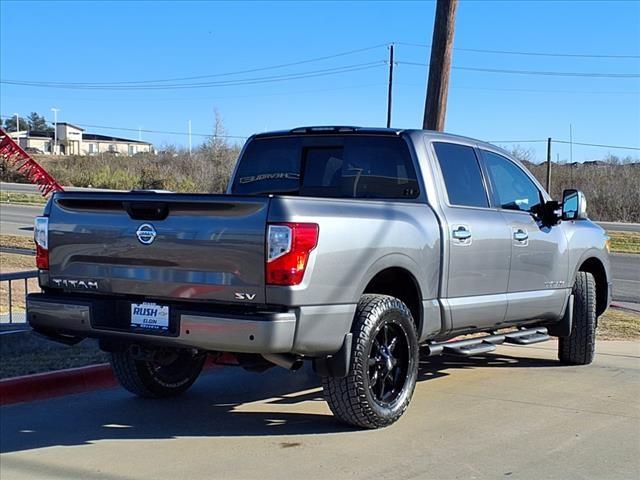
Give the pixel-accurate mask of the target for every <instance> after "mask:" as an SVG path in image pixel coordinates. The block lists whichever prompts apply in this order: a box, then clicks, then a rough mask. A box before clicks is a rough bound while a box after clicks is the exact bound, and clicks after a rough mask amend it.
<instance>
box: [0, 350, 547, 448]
mask: <svg viewBox="0 0 640 480" xmlns="http://www.w3.org/2000/svg"><path fill="white" fill-rule="evenodd" d="M552 364H553V365H557V363H556V362H552V361H549V360H543V359H533V358H518V357H511V356H507V355H499V354H488V355H485V356H483V357H475V358H462V359H459V358H452V357H435V358H428V359H426V358H423V359H421V366H420V375H419V377H418V381H419V383H418V387H417V394H420V390H421V389H422V387H421V384H424V383H425V382H427V381H428V380H430V379H435V378H440V377H444V376H447V375H450V374H455V371H456V370H458V369H463V368H475V367H498V368H501V367H504V368H514V367H542V366H549V365H552ZM357 431H358V429H355V428H350V427H348V426H345V425H343V424H341V423H339V422H337V421H336V420H335V419H334V418H333V416H332V415H331V413H330V411H329V409H328V408H327V407H326V404H325V403H324V400H323V397H322V388H321V386H320V380H319V378H318V377H317V376H316V375H315V374H314V373H313V371H312V370H311V368H309V367H305V368H303V369H302V370H300V371H299V372H296V373H289V372H286V371H284V370H282V369H276V368H274V369H272V370H270V371H268V372H266V373H264V374H261V375H260V374H255V373H249V372H246V371H244V370H242V369H240V368H222V369H219V370H216V371H213V372H211V373H208V374H205V375H203V376H202V377H201V378H200V379H199V380H198V382H196V384H195V385H194V386H193V387H192V389H191V390H189V391H188V392H187V393H186V394H184V395H183V396H181V397H179V398H173V399H161V400H148V399H140V398H136V397H133V396H131V395H130V394H129V393H127V392H125V391H124V390H122V389H120V388H115V389H110V390H101V391H96V392H91V393H87V394H80V395H71V396H67V397H61V398H56V399H51V400H45V401H40V402H32V403H25V404H19V405H12V406H6V407H2V408H1V409H0V453H8V452H15V451H24V450H32V449H37V448H44V447H51V446H74V445H85V444H89V443H92V442H95V441H99V440H152V439H153V440H157V439H170V438H176V437H231V436H273V435H313V434H344V433H348V432H357ZM284 445H285V444H283V448H284Z"/></svg>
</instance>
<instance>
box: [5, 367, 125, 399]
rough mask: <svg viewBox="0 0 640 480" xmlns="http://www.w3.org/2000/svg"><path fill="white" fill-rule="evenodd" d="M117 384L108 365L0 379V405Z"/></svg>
mask: <svg viewBox="0 0 640 480" xmlns="http://www.w3.org/2000/svg"><path fill="white" fill-rule="evenodd" d="M117 384H118V382H117V380H116V378H115V377H114V376H113V372H112V371H111V366H110V365H109V364H108V363H104V364H100V365H89V366H88V367H78V368H69V369H67V370H58V371H55V372H45V373H37V374H35V375H25V376H23V377H15V378H8V379H5V380H0V405H11V404H13V403H21V402H31V401H34V400H42V399H44V398H52V397H60V396H63V395H70V394H72V393H82V392H88V391H91V390H98V389H101V388H111V387H115V386H116V385H117Z"/></svg>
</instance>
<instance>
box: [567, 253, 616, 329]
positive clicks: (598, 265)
mask: <svg viewBox="0 0 640 480" xmlns="http://www.w3.org/2000/svg"><path fill="white" fill-rule="evenodd" d="M577 272H587V273H590V274H591V275H593V278H594V280H595V282H596V315H598V316H600V315H602V313H603V312H604V311H605V310H606V309H607V306H608V305H609V301H610V299H609V279H608V278H607V270H606V268H605V266H604V264H603V262H602V261H601V260H600V259H599V258H598V257H596V256H589V257H587V258H584V259H582V261H581V262H580V266H579V267H578V269H577V271H576V274H577ZM574 276H575V275H574Z"/></svg>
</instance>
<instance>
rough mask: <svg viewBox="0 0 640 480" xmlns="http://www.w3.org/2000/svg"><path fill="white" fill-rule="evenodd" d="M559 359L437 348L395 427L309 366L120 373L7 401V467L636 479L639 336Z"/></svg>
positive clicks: (549, 350) (264, 475)
mask: <svg viewBox="0 0 640 480" xmlns="http://www.w3.org/2000/svg"><path fill="white" fill-rule="evenodd" d="M598 352H599V354H598V356H597V359H596V361H595V363H594V364H593V365H591V366H588V367H562V366H560V365H559V364H558V363H557V361H556V360H555V355H556V350H555V347H554V345H553V344H552V343H547V344H541V345H538V346H532V347H504V346H503V347H500V348H499V349H498V350H497V351H496V352H494V354H488V355H486V356H485V357H484V358H475V359H457V358H452V357H448V358H447V357H442V358H438V359H432V360H429V361H428V363H425V364H424V365H423V367H422V369H421V374H420V380H419V383H418V386H417V389H416V392H415V395H414V397H413V401H412V404H411V406H410V407H409V410H408V411H407V412H406V414H405V416H404V417H403V419H401V420H400V422H398V423H397V424H395V425H393V426H392V427H389V428H386V429H382V430H378V431H359V430H355V429H352V428H349V427H345V426H343V425H341V424H339V423H337V422H336V421H335V420H334V419H333V418H332V416H331V415H330V412H329V410H328V408H327V405H326V403H324V401H322V394H321V389H320V388H319V384H318V379H317V378H316V377H315V376H313V375H312V373H311V372H310V371H308V370H306V369H305V370H303V371H300V372H297V373H295V374H291V373H288V372H285V371H284V370H282V369H273V370H270V371H269V372H268V373H266V374H263V375H261V376H259V375H258V374H252V373H247V372H244V371H242V370H239V369H225V370H221V371H218V372H213V373H211V374H208V375H205V376H203V377H202V378H200V379H199V381H198V382H197V383H196V384H195V386H194V387H193V388H192V390H190V391H189V392H188V393H187V394H185V395H184V396H182V397H180V398H177V399H169V400H142V399H137V398H134V397H132V396H131V395H129V394H128V393H126V392H125V391H123V390H121V389H113V390H106V391H100V392H95V393H89V394H83V395H74V396H69V397H64V398H60V399H54V400H47V401H42V402H37V403H31V404H22V405H16V406H9V407H3V408H2V409H0V427H1V428H0V452H1V455H0V477H1V478H3V479H4V478H6V479H9V478H11V479H14V480H20V479H65V480H66V479H76V478H78V479H80V478H82V479H89V480H92V479H106V480H121V479H147V478H153V479H159V480H160V479H170V480H174V479H176V478H188V479H199V478H206V479H216V478H224V479H249V478H260V479H261V480H268V479H277V480H281V479H283V478H287V479H288V478H304V479H306V480H312V479H322V480H327V479H338V478H339V479H342V478H359V479H376V480H383V479H394V480H397V479H414V478H415V479H418V478H420V479H462V478H464V479H471V478H475V479H484V478H487V479H496V478H510V479H536V480H537V479H541V478H545V479H567V478H582V479H607V480H615V479H625V480H627V479H631V478H638V472H639V471H640V400H639V399H640V344H638V343H632V342H601V343H600V344H599V345H598Z"/></svg>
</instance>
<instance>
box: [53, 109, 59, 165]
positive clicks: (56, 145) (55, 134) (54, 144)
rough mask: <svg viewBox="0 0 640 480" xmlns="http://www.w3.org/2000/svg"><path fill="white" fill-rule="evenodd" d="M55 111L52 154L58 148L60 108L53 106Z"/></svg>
mask: <svg viewBox="0 0 640 480" xmlns="http://www.w3.org/2000/svg"><path fill="white" fill-rule="evenodd" d="M51 111H52V112H53V148H52V149H51V154H52V155H55V154H56V151H57V150H58V112H59V111H60V109H59V108H52V109H51Z"/></svg>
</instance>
